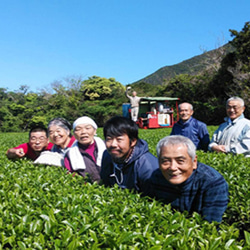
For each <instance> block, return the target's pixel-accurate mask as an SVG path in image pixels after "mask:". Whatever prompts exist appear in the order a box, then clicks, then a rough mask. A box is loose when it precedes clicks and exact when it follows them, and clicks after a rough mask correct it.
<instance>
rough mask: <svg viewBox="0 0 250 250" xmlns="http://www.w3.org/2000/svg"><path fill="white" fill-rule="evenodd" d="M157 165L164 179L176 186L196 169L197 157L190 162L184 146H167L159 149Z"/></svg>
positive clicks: (190, 159)
mask: <svg viewBox="0 0 250 250" xmlns="http://www.w3.org/2000/svg"><path fill="white" fill-rule="evenodd" d="M159 165H160V170H161V172H162V174H163V176H164V177H165V179H166V180H167V181H168V182H170V183H171V184H174V185H178V184H181V183H183V182H184V181H186V180H187V179H188V178H189V177H190V176H191V174H192V173H193V170H194V169H196V168H197V157H195V159H194V160H192V158H191V157H190V156H189V154H188V152H187V147H186V146H185V145H182V144H178V145H168V146H164V147H162V149H161V153H160V157H159Z"/></svg>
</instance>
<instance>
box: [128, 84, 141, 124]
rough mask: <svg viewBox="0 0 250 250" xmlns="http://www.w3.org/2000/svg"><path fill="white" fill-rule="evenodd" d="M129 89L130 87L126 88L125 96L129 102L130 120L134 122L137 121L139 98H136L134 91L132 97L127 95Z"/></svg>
mask: <svg viewBox="0 0 250 250" xmlns="http://www.w3.org/2000/svg"><path fill="white" fill-rule="evenodd" d="M130 89H131V87H128V88H127V90H126V92H125V94H126V96H127V97H128V99H129V100H130V105H131V119H132V120H133V121H134V122H136V121H137V119H138V113H139V104H140V100H141V97H138V96H137V93H136V91H133V92H132V96H130V95H129V94H128V91H129V90H130Z"/></svg>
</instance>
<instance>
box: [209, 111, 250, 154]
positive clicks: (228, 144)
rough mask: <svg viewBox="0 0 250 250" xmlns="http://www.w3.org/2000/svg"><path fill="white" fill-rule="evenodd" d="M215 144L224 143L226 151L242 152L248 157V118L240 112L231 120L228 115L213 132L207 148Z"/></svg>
mask: <svg viewBox="0 0 250 250" xmlns="http://www.w3.org/2000/svg"><path fill="white" fill-rule="evenodd" d="M215 145H225V148H226V152H227V153H229V152H230V153H233V154H244V155H245V156H246V157H250V120H248V119H246V118H245V117H244V114H242V115H241V116H240V117H238V118H236V119H234V120H233V121H231V119H229V118H228V117H226V118H225V122H224V123H222V124H221V125H220V126H219V128H218V129H217V130H216V131H215V132H214V134H213V137H212V140H211V143H210V144H209V147H208V148H209V150H210V151H212V147H213V146H215Z"/></svg>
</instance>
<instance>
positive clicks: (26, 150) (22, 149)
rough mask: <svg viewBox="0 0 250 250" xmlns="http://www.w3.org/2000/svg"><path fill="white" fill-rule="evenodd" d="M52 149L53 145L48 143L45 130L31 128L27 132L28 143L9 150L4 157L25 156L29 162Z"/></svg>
mask: <svg viewBox="0 0 250 250" xmlns="http://www.w3.org/2000/svg"><path fill="white" fill-rule="evenodd" d="M52 147H53V144H52V143H50V142H49V139H48V131H47V129H46V128H43V127H33V128H31V130H30V132H29V142H28V143H23V144H21V145H19V146H17V147H14V148H10V149H9V150H8V151H7V153H6V155H7V157H8V158H9V159H16V158H22V157H24V156H26V157H27V158H29V159H31V160H36V159H37V158H38V157H39V155H40V154H41V152H43V151H45V150H51V148H52Z"/></svg>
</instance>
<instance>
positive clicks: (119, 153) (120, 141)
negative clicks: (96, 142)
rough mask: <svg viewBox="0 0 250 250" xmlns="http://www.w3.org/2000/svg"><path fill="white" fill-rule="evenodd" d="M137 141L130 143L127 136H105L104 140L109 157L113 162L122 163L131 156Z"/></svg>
mask: <svg viewBox="0 0 250 250" xmlns="http://www.w3.org/2000/svg"><path fill="white" fill-rule="evenodd" d="M136 142H137V140H136V139H134V140H133V141H130V139H129V137H128V135H127V134H123V135H120V136H116V137H115V136H109V135H108V136H107V137H106V139H105V143H106V147H107V151H108V153H109V154H110V155H111V157H112V159H113V161H114V162H117V163H118V162H119V163H121V162H123V161H124V160H126V159H127V158H128V157H129V155H130V154H131V152H132V150H133V147H134V146H135V145H136Z"/></svg>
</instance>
